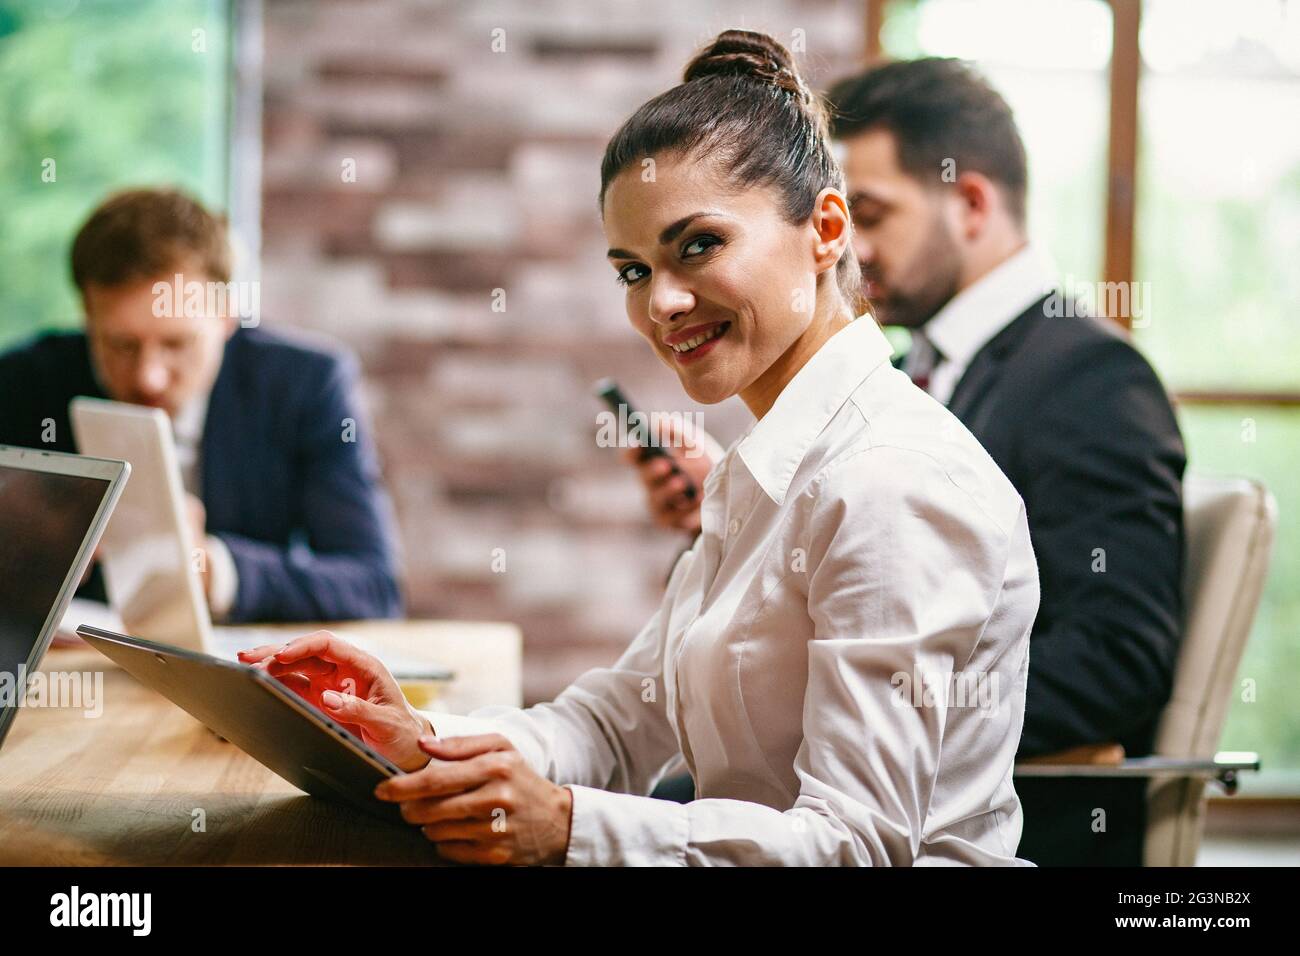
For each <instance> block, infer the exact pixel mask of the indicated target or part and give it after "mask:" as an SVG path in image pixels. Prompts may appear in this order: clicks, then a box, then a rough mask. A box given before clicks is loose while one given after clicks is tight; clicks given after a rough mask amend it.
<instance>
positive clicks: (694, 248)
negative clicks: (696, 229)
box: [682, 236, 722, 256]
mask: <svg viewBox="0 0 1300 956" xmlns="http://www.w3.org/2000/svg"><path fill="white" fill-rule="evenodd" d="M721 241H722V240H721V239H719V238H718V237H717V236H696V237H695V238H694V239H692V240H691V241H690V242H688V243H686V245H684V246H682V255H683V256H698V255H699V254H700V253H702V252H706V251H708V250H709V249H710V248H711V247H713V246H716V245H718V244H719V243H720V242H721Z"/></svg>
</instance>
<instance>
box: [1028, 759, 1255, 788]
mask: <svg viewBox="0 0 1300 956" xmlns="http://www.w3.org/2000/svg"><path fill="white" fill-rule="evenodd" d="M1071 752H1072V751H1065V753H1071ZM1056 756H1058V755H1056V754H1052V755H1049V757H1056ZM1259 766H1260V762H1259V754H1256V753H1250V752H1241V753H1238V752H1230V751H1223V752H1220V753H1217V754H1215V755H1214V756H1213V757H1161V756H1158V755H1157V756H1152V757H1129V758H1127V759H1125V760H1121V761H1120V762H1119V763H1115V764H1104V763H1065V762H1048V761H1047V760H1043V759H1041V758H1039V759H1036V760H1032V761H1021V762H1020V763H1017V764H1016V768H1015V775H1016V776H1017V777H1104V778H1109V779H1116V778H1123V777H1133V778H1143V777H1146V778H1151V777H1188V778H1193V779H1195V778H1200V779H1203V780H1217V781H1218V782H1219V783H1220V784H1221V785H1222V786H1223V788H1224V790H1225V791H1226V792H1227V793H1229V794H1233V793H1236V792H1237V777H1238V774H1240V773H1242V772H1243V771H1245V772H1251V773H1253V772H1258V770H1259Z"/></svg>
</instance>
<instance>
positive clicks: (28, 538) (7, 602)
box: [0, 445, 131, 744]
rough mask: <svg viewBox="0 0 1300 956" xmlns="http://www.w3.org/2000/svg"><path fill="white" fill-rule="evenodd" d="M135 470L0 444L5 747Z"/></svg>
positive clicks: (0, 731)
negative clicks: (32, 680) (31, 679)
mask: <svg viewBox="0 0 1300 956" xmlns="http://www.w3.org/2000/svg"><path fill="white" fill-rule="evenodd" d="M130 473H131V466H130V465H128V464H127V463H126V462H122V461H106V460H103V459H99V458H86V457H83V456H81V455H66V454H60V453H59V452H52V451H39V450H36V449H32V448H12V447H8V446H5V445H0V744H3V743H4V739H5V735H6V734H7V733H8V732H9V727H10V725H11V724H12V723H13V720H14V718H15V716H16V715H17V712H18V710H19V709H20V707H21V701H22V700H23V699H24V698H25V697H26V693H27V676H28V675H30V674H31V673H33V672H34V671H35V670H36V669H37V668H38V667H39V666H40V663H41V658H43V657H44V656H45V651H46V649H47V648H48V647H49V644H50V639H51V638H52V637H53V636H54V631H55V628H57V627H58V624H59V621H60V620H62V618H63V614H64V612H65V611H66V610H67V607H68V603H69V602H70V601H71V600H72V594H73V592H74V591H76V589H77V587H78V586H79V585H80V584H81V579H82V576H83V575H84V574H85V573H86V568H88V567H89V566H90V560H91V557H92V555H93V554H94V551H95V545H96V544H97V543H98V542H99V538H100V535H101V534H102V533H103V531H104V527H105V526H106V525H107V524H108V518H109V515H110V514H111V513H112V511H113V506H114V504H115V503H116V502H117V500H118V496H119V495H121V493H122V489H123V486H125V485H126V483H127V477H128V476H129V475H130Z"/></svg>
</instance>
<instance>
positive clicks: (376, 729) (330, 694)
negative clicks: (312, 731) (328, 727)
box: [320, 690, 393, 738]
mask: <svg viewBox="0 0 1300 956" xmlns="http://www.w3.org/2000/svg"><path fill="white" fill-rule="evenodd" d="M320 705H321V709H322V710H324V711H325V712H326V713H327V714H329V715H330V716H331V717H333V718H334V719H336V720H340V721H343V722H345V723H349V724H356V725H358V726H360V727H364V728H365V729H366V730H367V731H369V732H370V734H371V735H372V736H374V737H379V738H384V737H387V736H391V734H387V733H385V731H389V730H391V729H392V728H393V715H392V712H391V708H387V707H381V706H379V705H378V704H372V703H371V702H370V701H368V700H362V699H361V698H360V697H356V696H354V695H352V694H344V693H340V692H339V691H336V690H327V691H324V692H323V693H322V694H321V695H320Z"/></svg>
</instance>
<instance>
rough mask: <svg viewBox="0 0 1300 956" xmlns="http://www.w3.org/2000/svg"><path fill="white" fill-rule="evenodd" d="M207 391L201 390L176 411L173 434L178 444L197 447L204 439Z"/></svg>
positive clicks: (173, 419)
mask: <svg viewBox="0 0 1300 956" xmlns="http://www.w3.org/2000/svg"><path fill="white" fill-rule="evenodd" d="M209 398H210V395H209V393H208V392H207V391H203V392H200V393H199V394H198V395H196V396H195V397H194V398H192V399H190V400H189V401H188V402H186V403H185V404H184V405H182V406H181V407H180V409H179V410H178V411H177V412H176V415H175V417H174V418H172V435H173V436H174V437H175V439H176V442H177V444H180V445H186V446H190V447H197V446H198V444H199V442H200V441H201V440H202V439H203V426H204V424H205V423H206V420H207V417H208V400H209Z"/></svg>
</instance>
